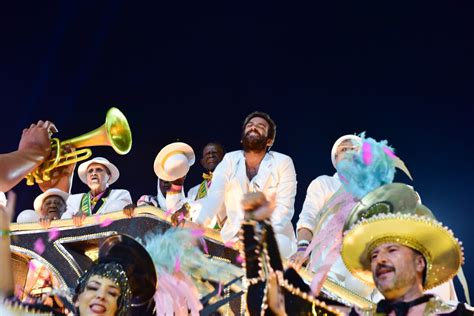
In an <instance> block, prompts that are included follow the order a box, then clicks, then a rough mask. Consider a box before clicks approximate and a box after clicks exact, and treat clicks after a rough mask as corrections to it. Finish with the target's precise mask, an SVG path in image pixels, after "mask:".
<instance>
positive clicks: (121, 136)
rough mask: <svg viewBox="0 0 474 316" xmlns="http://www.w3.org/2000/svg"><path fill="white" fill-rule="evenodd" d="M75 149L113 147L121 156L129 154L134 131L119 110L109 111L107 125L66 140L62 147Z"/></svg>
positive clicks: (106, 119) (112, 109) (111, 109)
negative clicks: (67, 146) (66, 146)
mask: <svg viewBox="0 0 474 316" xmlns="http://www.w3.org/2000/svg"><path fill="white" fill-rule="evenodd" d="M64 145H69V146H71V147H74V148H83V147H92V146H111V147H112V148H113V149H114V150H115V152H116V153H117V154H119V155H125V154H128V152H129V151H130V149H131V148H132V131H131V130H130V126H129V124H128V121H127V118H126V117H125V115H123V113H122V112H121V111H120V110H119V109H117V108H110V109H109V110H108V111H107V115H106V118H105V123H104V125H102V126H101V127H99V128H96V129H95V130H93V131H90V132H89V133H86V134H83V135H80V136H77V137H74V138H71V139H68V140H65V141H62V142H61V146H64Z"/></svg>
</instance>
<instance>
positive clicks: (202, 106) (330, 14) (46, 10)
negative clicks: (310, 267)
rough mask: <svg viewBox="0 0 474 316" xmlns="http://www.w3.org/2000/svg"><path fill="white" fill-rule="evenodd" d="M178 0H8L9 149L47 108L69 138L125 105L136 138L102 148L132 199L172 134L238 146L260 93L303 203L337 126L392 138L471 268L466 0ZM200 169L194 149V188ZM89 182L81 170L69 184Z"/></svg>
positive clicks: (151, 182)
mask: <svg viewBox="0 0 474 316" xmlns="http://www.w3.org/2000/svg"><path fill="white" fill-rule="evenodd" d="M171 2H172V1H169V2H163V3H160V2H158V1H157V2H149V3H148V2H141V1H55V2H47V1H46V2H45V1H36V2H31V3H25V2H21V3H17V4H10V5H5V4H2V8H1V11H0V12H1V13H0V15H1V18H0V29H1V33H0V34H1V46H2V48H1V51H0V63H1V67H0V104H1V109H2V113H3V117H4V121H3V124H2V126H1V127H0V128H1V133H2V135H3V136H4V138H3V145H2V148H1V151H2V152H9V151H13V150H15V149H16V146H17V144H18V140H19V138H20V135H21V131H22V129H23V128H24V127H27V126H29V125H30V124H31V123H32V122H36V121H38V120H39V119H49V120H52V121H53V122H55V123H56V125H57V127H58V129H59V133H58V134H57V136H58V137H60V138H61V139H67V138H70V137H73V136H76V135H79V134H82V133H84V132H87V131H89V130H92V129H94V128H96V127H98V126H100V125H102V124H103V121H104V118H105V113H106V110H107V109H108V108H109V107H111V106H116V107H118V108H119V109H121V110H122V111H123V112H124V113H125V115H126V116H127V118H128V120H129V123H130V125H131V128H132V133H133V148H132V151H131V152H130V153H129V154H128V155H126V156H118V155H116V154H115V153H114V152H113V150H112V149H111V148H107V147H95V148H93V151H94V154H95V155H103V156H105V157H107V158H108V159H110V160H111V161H112V162H113V163H115V164H116V165H117V166H118V167H119V169H120V171H121V177H120V179H119V181H118V182H117V183H116V184H115V185H114V187H115V188H126V189H128V190H129V191H130V192H131V194H132V197H133V199H134V200H136V199H138V198H139V196H140V195H141V194H145V193H156V176H155V174H154V172H153V169H152V165H153V160H154V158H155V156H156V154H157V153H158V151H159V150H160V148H162V147H163V146H164V145H166V144H168V143H170V142H173V141H176V140H178V139H179V140H181V141H184V142H187V143H189V144H190V145H191V146H192V147H193V148H194V149H195V151H196V153H197V155H198V159H199V157H200V153H201V148H202V147H203V146H204V144H205V143H206V142H208V141H211V140H217V141H219V142H221V143H223V144H224V146H225V147H226V149H227V150H228V151H231V150H235V149H239V148H240V147H239V145H240V143H239V139H240V128H241V123H242V121H243V119H244V117H245V116H246V115H247V114H248V113H250V112H251V111H253V110H257V109H258V110H262V111H266V112H268V113H270V114H271V116H272V117H273V118H274V120H275V121H276V122H277V125H278V132H277V139H276V143H275V146H274V148H273V149H274V150H276V151H279V152H282V153H285V154H288V155H290V156H291V157H292V158H293V160H294V163H295V167H296V171H297V174H298V194H297V201H296V214H298V212H299V210H300V209H301V205H302V203H303V200H304V196H305V191H306V188H307V186H308V185H309V183H310V181H311V180H312V179H314V178H315V177H316V176H318V175H321V174H333V172H334V170H333V168H332V165H331V161H330V157H329V156H330V149H331V146H332V144H333V142H334V141H335V140H336V139H337V138H338V137H339V136H341V135H343V134H347V133H354V132H361V131H366V132H367V135H368V136H371V137H374V138H376V139H379V140H380V139H387V140H388V141H389V143H390V144H391V145H393V146H394V147H395V149H396V152H397V153H398V155H399V156H400V157H401V158H402V159H403V160H404V161H405V162H406V164H407V166H408V168H409V169H410V171H411V173H412V175H413V176H414V182H413V183H412V184H413V186H414V187H415V189H416V190H417V191H418V192H419V193H420V195H421V197H422V200H423V202H424V204H426V205H427V206H428V207H430V208H431V209H432V210H433V211H434V212H435V214H436V215H437V217H438V218H439V219H440V220H441V221H442V222H443V223H444V224H445V225H448V226H449V227H450V228H452V229H453V231H454V232H455V234H456V235H457V236H458V237H459V238H460V239H461V240H463V242H464V246H465V256H466V265H465V267H464V268H465V270H466V274H467V278H468V280H471V281H472V280H474V264H473V261H474V238H473V236H472V233H471V231H470V230H471V229H472V225H473V222H474V221H473V219H474V216H473V215H472V209H471V206H470V205H471V200H472V195H473V193H474V192H473V190H472V187H471V186H472V184H471V183H472V179H473V177H474V171H473V167H472V160H473V158H474V157H473V156H474V155H473V153H474V151H473V139H474V135H473V130H474V128H473V126H472V125H473V119H472V116H473V114H474V106H473V104H474V98H473V97H474V94H473V92H472V91H473V89H474V61H473V60H474V25H473V24H474V23H473V19H472V12H473V9H474V8H473V3H472V2H471V3H469V4H467V3H463V2H460V1H448V2H446V3H444V4H439V5H438V6H436V7H435V6H434V4H433V3H432V2H429V5H427V4H421V3H420V4H413V3H412V4H410V5H407V6H406V7H394V5H395V4H393V5H391V4H388V3H386V4H384V5H381V4H380V3H377V4H376V5H373V4H370V5H369V4H360V3H356V2H352V3H339V4H338V5H336V4H333V5H328V4H319V3H318V4H313V5H311V6H309V5H303V4H296V3H292V4H289V2H288V3H286V4H284V5H278V4H275V3H259V4H252V5H245V4H243V3H240V2H232V3H230V2H226V3H225V4H224V3H219V4H204V3H201V2H199V3H198V2H197V1H195V2H191V3H185V2H177V1H173V3H171ZM427 3H428V2H427ZM200 172H201V169H200V167H199V166H198V165H195V167H194V168H193V169H192V171H191V172H190V175H189V176H188V180H187V187H188V188H190V187H191V186H192V185H195V184H196V183H197V182H198V181H199V176H200ZM396 180H398V181H402V182H407V181H409V179H408V178H406V177H405V176H404V175H399V176H398V177H397V179H396ZM15 190H16V192H17V193H18V195H19V198H20V200H19V203H18V206H17V211H18V212H19V211H21V210H23V209H26V208H32V202H33V199H34V197H35V196H36V195H37V194H39V193H40V191H39V189H38V188H37V187H26V185H25V183H24V182H22V183H21V184H20V185H19V186H18V187H17V188H16V189H15ZM85 190H86V188H85V186H84V185H83V184H82V183H81V182H80V181H79V179H78V178H77V177H76V178H75V182H74V185H73V192H74V193H78V192H84V191H85ZM295 221H296V220H295ZM458 295H460V297H462V294H461V291H459V290H458Z"/></svg>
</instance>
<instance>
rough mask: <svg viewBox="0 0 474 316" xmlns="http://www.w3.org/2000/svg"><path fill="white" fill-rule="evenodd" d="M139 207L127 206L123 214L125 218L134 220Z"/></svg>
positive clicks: (131, 204)
mask: <svg viewBox="0 0 474 316" xmlns="http://www.w3.org/2000/svg"><path fill="white" fill-rule="evenodd" d="M136 207H137V206H136V205H135V204H133V203H130V204H128V205H126V206H125V207H124V208H123V214H124V215H125V216H127V217H128V218H132V217H133V216H134V215H135V208H136Z"/></svg>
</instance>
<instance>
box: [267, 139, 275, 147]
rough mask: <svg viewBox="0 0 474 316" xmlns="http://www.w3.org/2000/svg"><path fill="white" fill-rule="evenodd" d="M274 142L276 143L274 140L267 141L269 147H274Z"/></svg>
mask: <svg viewBox="0 0 474 316" xmlns="http://www.w3.org/2000/svg"><path fill="white" fill-rule="evenodd" d="M273 141H274V140H273V139H269V140H267V147H271V146H273Z"/></svg>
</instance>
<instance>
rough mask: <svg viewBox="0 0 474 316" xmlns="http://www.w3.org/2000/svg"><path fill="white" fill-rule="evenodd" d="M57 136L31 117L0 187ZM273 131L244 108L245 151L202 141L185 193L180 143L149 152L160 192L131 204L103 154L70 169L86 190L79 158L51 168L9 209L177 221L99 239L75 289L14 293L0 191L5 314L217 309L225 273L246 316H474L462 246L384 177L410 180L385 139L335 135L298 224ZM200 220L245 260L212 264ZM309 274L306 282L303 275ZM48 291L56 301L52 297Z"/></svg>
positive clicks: (32, 165) (37, 159)
mask: <svg viewBox="0 0 474 316" xmlns="http://www.w3.org/2000/svg"><path fill="white" fill-rule="evenodd" d="M52 132H56V127H55V126H54V124H52V123H51V122H48V121H46V122H43V121H39V122H38V123H37V124H32V125H31V126H30V127H29V128H26V129H25V130H24V131H23V134H22V137H21V140H20V143H19V146H18V150H17V151H15V152H11V153H6V154H2V155H0V190H1V191H3V192H8V191H9V190H11V189H12V188H13V187H14V186H15V185H16V184H18V183H19V182H20V181H21V180H22V179H23V178H24V177H25V175H26V174H28V173H30V172H31V171H33V170H35V169H36V168H38V167H39V166H40V165H41V164H42V163H43V162H44V161H45V160H46V159H48V158H49V157H50V155H51V144H50V136H51V133H52ZM275 139H276V124H275V122H274V121H273V120H272V119H271V118H270V116H269V115H268V114H266V113H263V112H254V113H251V114H250V115H248V116H247V117H246V119H245V120H244V122H243V125H242V134H241V145H242V149H240V150H236V151H232V152H228V153H225V151H224V149H223V148H222V146H220V145H219V144H217V143H209V144H208V145H206V146H205V147H204V149H203V152H202V158H201V160H200V163H201V165H202V167H203V168H204V169H205V171H206V172H205V173H204V174H203V181H202V183H200V184H197V185H196V186H195V187H193V188H191V189H190V190H189V191H188V192H187V194H186V191H185V190H184V182H185V178H186V174H187V173H188V171H189V169H190V167H191V166H192V165H193V164H194V162H195V154H194V151H193V149H192V148H191V147H190V146H189V145H187V144H185V143H179V142H178V143H172V144H169V145H168V146H166V147H164V148H163V149H162V150H161V151H160V152H159V153H158V155H157V156H156V159H155V162H154V166H153V167H154V171H155V173H156V175H157V177H158V181H157V193H156V194H153V195H143V196H141V197H140V198H139V199H138V200H137V201H134V200H132V198H131V195H130V193H129V192H128V191H127V190H123V189H116V188H112V186H113V184H114V183H115V182H116V181H117V179H118V178H119V176H120V172H119V170H118V168H117V167H116V166H115V165H114V164H113V163H112V162H110V161H109V160H108V159H106V158H103V157H95V158H93V159H90V160H88V161H86V162H83V163H81V164H80V165H79V166H78V168H77V173H78V176H79V179H80V180H81V181H82V182H84V183H85V184H87V186H88V187H89V189H90V191H89V192H86V193H81V194H69V192H70V191H71V185H72V175H73V173H74V170H75V165H67V166H64V167H60V168H57V170H54V172H53V173H52V175H51V180H50V181H45V182H42V183H39V186H40V188H41V189H42V191H43V193H42V194H41V195H39V196H38V197H37V198H36V199H35V201H34V203H33V206H34V210H25V211H23V212H21V213H20V214H19V215H18V218H17V221H18V222H19V223H25V222H38V223H40V224H41V226H42V227H43V228H44V229H45V230H47V229H50V227H51V226H52V222H53V221H55V220H58V219H71V218H72V220H73V223H74V225H75V226H77V227H80V226H81V225H83V222H84V220H85V219H86V218H87V217H88V216H94V215H97V214H105V213H109V212H115V211H120V210H123V212H124V214H125V215H126V216H127V217H130V218H131V217H133V216H134V215H135V213H136V210H137V208H139V207H141V206H143V205H153V206H155V207H158V208H160V209H161V210H163V211H164V212H166V214H169V215H170V218H171V222H172V223H173V225H174V226H176V228H172V229H170V230H168V231H166V232H165V233H161V234H157V233H154V234H153V233H150V234H148V235H147V236H146V238H144V239H143V240H138V241H137V240H135V239H134V238H132V237H133V236H132V237H130V236H126V235H115V236H112V237H110V238H108V239H106V240H105V241H104V242H103V244H102V245H101V247H100V250H99V257H98V259H97V261H96V263H95V264H94V265H93V266H92V267H91V268H90V269H89V270H87V271H86V272H85V273H84V274H83V275H82V276H81V277H80V278H79V280H78V282H77V286H76V287H75V289H73V290H72V291H70V292H67V291H66V292H67V293H66V292H64V291H63V292H58V291H57V292H55V291H52V292H51V293H50V294H49V296H44V295H43V296H41V299H36V300H31V296H30V295H28V293H26V295H25V291H26V292H28V290H25V289H23V292H22V294H21V295H20V294H18V293H17V292H16V291H15V285H14V284H13V277H12V274H13V272H12V265H11V260H10V222H11V219H12V214H13V213H14V204H15V203H14V200H15V196H14V194H13V193H11V192H10V193H8V194H7V197H8V199H7V198H6V197H5V196H4V195H3V193H2V197H0V198H1V199H2V200H3V201H0V204H1V205H0V233H1V240H0V251H1V254H0V261H1V262H0V266H1V269H2V273H1V274H0V295H1V296H2V302H3V303H2V305H0V314H1V315H8V313H11V314H12V315H16V314H18V313H20V314H21V313H25V314H28V313H30V314H34V313H41V312H43V313H53V314H74V315H129V314H132V312H133V309H132V308H131V306H133V305H134V304H135V306H139V305H143V304H148V305H149V301H151V300H153V308H149V309H148V310H146V311H145V310H143V309H142V310H141V311H140V314H147V313H149V314H156V315H187V314H193V315H197V314H200V313H201V314H206V315H210V314H212V313H214V314H218V313H219V307H220V306H222V305H223V304H225V303H228V302H229V301H230V300H231V299H233V298H234V297H237V295H236V296H232V295H231V296H227V297H226V298H225V299H221V300H219V299H216V297H218V296H220V292H221V291H222V288H221V287H222V286H223V287H227V286H230V284H234V283H239V284H240V286H241V287H242V288H244V289H245V290H244V291H243V293H244V294H243V295H244V296H245V300H244V301H245V308H244V309H245V313H247V314H249V315H263V314H264V315H312V314H328V315H333V314H334V315H342V314H351V315H358V314H359V315H365V314H367V315H369V314H375V313H379V314H387V315H397V316H399V315H436V314H453V315H464V314H468V315H472V314H473V313H474V312H473V309H472V308H471V307H470V306H469V305H468V304H466V303H463V302H459V301H458V298H457V295H456V292H455V290H454V287H453V282H452V279H453V278H454V277H455V276H456V274H457V273H458V271H459V270H460V269H461V265H462V264H463V262H464V257H463V249H462V247H461V246H460V243H459V242H458V240H457V239H456V238H455V237H454V235H453V233H452V232H451V231H450V230H449V229H448V228H447V227H444V226H443V225H442V224H441V223H439V222H438V221H437V220H436V212H431V211H430V210H429V209H428V208H427V207H426V206H424V205H423V204H422V202H421V197H420V196H419V195H418V194H417V193H416V191H415V190H414V189H413V188H412V187H411V186H409V185H406V184H402V183H393V179H394V174H395V170H396V169H399V170H402V171H403V172H405V173H406V174H407V175H408V177H411V176H410V173H409V172H408V170H407V168H406V167H405V165H404V163H403V161H402V160H401V159H400V158H399V157H398V156H397V155H396V154H395V153H394V149H393V148H392V147H390V146H389V145H388V144H387V142H386V141H380V142H378V141H375V140H374V139H372V138H368V137H366V136H365V135H364V134H361V135H359V136H356V135H345V136H342V137H340V138H339V139H338V140H337V141H336V142H335V143H334V146H333V148H332V150H331V160H332V163H333V166H334V167H335V169H336V171H337V172H336V173H335V174H334V175H332V176H326V175H322V176H319V177H317V178H316V179H315V180H313V181H312V182H311V184H310V185H309V187H308V189H307V195H306V199H305V202H304V204H303V209H302V210H301V212H300V213H299V219H298V221H297V226H296V232H295V229H294V228H293V225H292V223H291V220H292V218H293V216H294V213H295V209H294V201H295V195H296V172H295V168H294V165H293V161H292V159H291V158H290V157H289V156H287V155H284V154H281V153H278V152H275V151H271V150H270V148H271V147H272V145H273V143H274V142H275ZM64 150H66V151H71V150H74V149H71V148H66V149H64ZM7 200H8V202H7ZM204 227H207V228H211V229H215V230H217V231H219V232H220V236H221V238H222V241H223V243H226V244H229V243H231V244H233V246H234V247H236V248H237V249H239V251H240V253H241V258H242V261H243V262H242V266H241V267H237V266H234V265H231V264H228V263H225V262H222V261H219V262H217V261H216V260H213V259H212V258H210V257H209V256H207V255H206V254H204V253H203V252H202V251H201V250H200V249H199V247H198V243H197V242H196V241H195V239H196V237H195V236H194V235H195V234H194V233H193V232H196V231H197V230H199V229H202V228H204ZM134 237H136V236H134ZM177 253H179V254H181V256H180V257H179V260H176V258H177V257H176V254H177ZM39 265H40V264H39ZM177 265H178V266H179V268H178V269H177V268H176V266H177ZM198 270H199V273H198V274H199V277H201V278H207V279H209V280H211V281H213V282H216V283H215V284H219V291H214V292H213V293H211V294H213V295H214V296H216V297H214V299H212V300H211V299H210V297H209V296H207V297H200V295H199V290H198V287H199V282H198V281H196V280H195V279H194V278H195V275H196V273H194V272H196V271H198ZM308 271H309V272H311V278H312V280H311V282H307V281H305V280H304V278H302V277H301V275H300V274H301V273H304V272H305V273H307V272H308ZM32 274H34V273H32ZM36 274H37V273H36ZM29 276H30V274H29ZM241 276H243V278H242V277H241ZM328 279H330V280H331V281H332V282H335V283H336V284H338V285H339V286H341V287H343V288H345V289H347V290H349V291H351V292H352V293H355V294H356V295H358V296H360V297H363V298H366V299H368V300H370V301H372V302H375V303H376V305H374V309H372V310H362V309H360V308H357V307H355V306H351V305H350V304H341V303H340V302H337V301H334V300H332V299H331V298H330V297H329V296H327V295H325V293H323V292H322V287H323V284H324V282H325V281H326V280H328ZM36 281H37V279H35V280H34V281H33V283H34V282H36ZM27 283H28V281H27ZM30 283H31V282H30ZM30 285H31V286H33V285H34V284H30ZM464 285H465V287H467V284H465V282H464ZM216 293H217V294H216ZM466 293H467V291H466ZM240 294H242V293H240ZM326 294H327V293H326ZM51 296H54V297H55V299H54V300H53V303H51V301H49V303H48V299H50V297H51ZM211 296H212V295H211ZM58 297H59V299H58ZM466 300H469V297H468V296H466Z"/></svg>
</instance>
